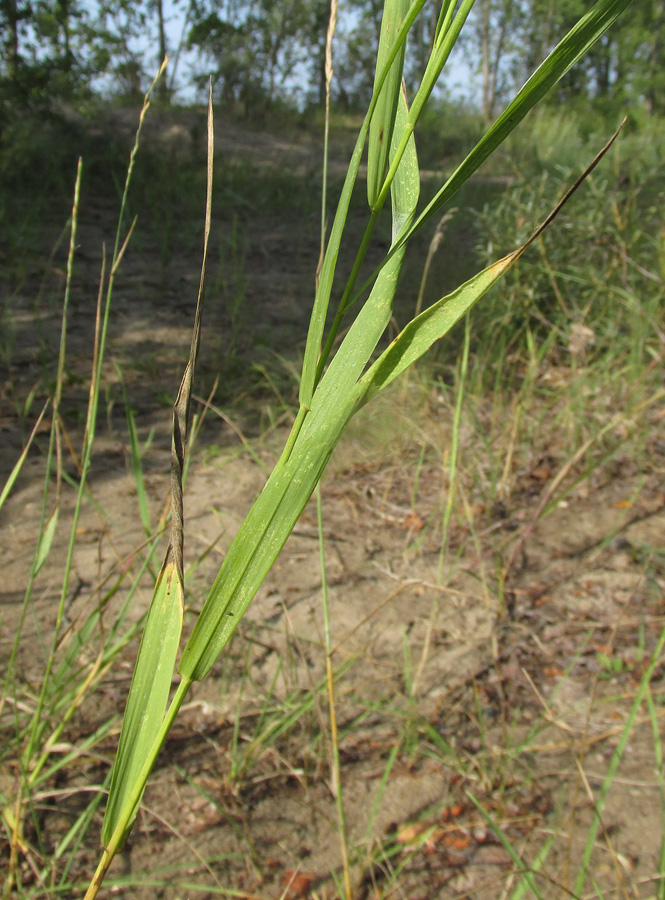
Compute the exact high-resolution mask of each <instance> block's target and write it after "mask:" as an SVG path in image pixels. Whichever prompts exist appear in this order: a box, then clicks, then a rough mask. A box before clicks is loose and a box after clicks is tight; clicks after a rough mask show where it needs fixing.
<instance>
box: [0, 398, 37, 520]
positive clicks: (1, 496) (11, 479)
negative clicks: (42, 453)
mask: <svg viewBox="0 0 665 900" xmlns="http://www.w3.org/2000/svg"><path fill="white" fill-rule="evenodd" d="M48 405H49V401H48V400H47V401H46V403H45V404H44V406H43V408H42V411H41V412H40V414H39V416H38V417H37V421H36V422H35V424H34V425H33V428H32V431H31V432H30V437H29V438H28V441H27V443H26V445H25V447H24V448H23V450H22V451H21V455H20V456H19V458H18V459H17V460H16V462H15V464H14V467H13V469H12V470H11V472H10V473H9V476H8V478H7V481H6V482H5V484H4V487H3V488H2V491H0V509H2V507H3V506H4V503H5V500H6V499H7V497H8V496H9V494H10V493H11V490H12V488H13V487H14V485H15V484H16V479H17V478H18V476H19V475H20V474H21V469H22V468H23V463H24V462H25V461H26V459H27V458H28V453H29V452H30V447H31V446H32V442H33V441H34V439H35V435H36V434H37V431H38V430H39V426H40V425H41V424H42V420H43V418H44V415H45V414H46V410H47V408H48Z"/></svg>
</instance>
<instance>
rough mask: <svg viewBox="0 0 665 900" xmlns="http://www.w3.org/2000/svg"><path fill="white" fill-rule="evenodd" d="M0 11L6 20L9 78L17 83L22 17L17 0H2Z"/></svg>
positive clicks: (5, 41)
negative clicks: (20, 22) (19, 24)
mask: <svg viewBox="0 0 665 900" xmlns="http://www.w3.org/2000/svg"><path fill="white" fill-rule="evenodd" d="M0 12H1V13H2V18H3V20H4V23H3V24H4V30H5V40H4V45H5V64H6V66H7V78H8V80H9V81H10V83H11V84H16V82H17V80H18V69H19V41H18V23H19V20H20V18H21V16H20V14H19V10H18V5H17V2H16V0H1V2H0Z"/></svg>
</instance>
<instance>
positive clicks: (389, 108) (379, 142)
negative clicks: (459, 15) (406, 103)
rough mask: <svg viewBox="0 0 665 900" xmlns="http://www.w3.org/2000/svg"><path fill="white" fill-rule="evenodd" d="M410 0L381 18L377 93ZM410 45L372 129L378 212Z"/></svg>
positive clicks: (390, 3) (390, 2) (371, 167)
mask: <svg viewBox="0 0 665 900" xmlns="http://www.w3.org/2000/svg"><path fill="white" fill-rule="evenodd" d="M408 8H409V2H408V0H385V3H384V5H383V16H382V18H381V36H380V38H379V49H378V53H377V56H376V71H375V75H374V90H375V91H376V89H377V84H378V83H379V79H380V76H381V72H382V70H383V68H384V66H385V64H386V60H387V59H388V57H389V56H390V54H391V51H392V48H393V46H394V45H395V41H396V38H397V35H398V34H399V30H400V28H401V27H402V24H403V22H404V17H405V15H406V13H407V11H408ZM405 52H406V44H405V43H402V44H401V46H400V49H399V52H398V53H397V56H396V57H395V59H394V60H393V62H392V64H391V66H390V69H389V70H388V74H387V76H386V78H385V80H384V82H383V87H382V88H381V89H380V90H379V92H378V94H379V96H378V100H377V103H376V109H375V110H374V115H373V116H372V120H371V122H370V126H369V143H368V151H367V200H368V202H369V206H370V209H374V207H375V205H376V201H377V199H378V197H379V194H380V192H381V187H382V185H383V177H384V175H385V173H386V166H387V165H388V154H389V151H390V141H391V138H392V133H393V127H394V125H395V116H396V115H397V104H398V101H399V95H400V85H401V83H402V70H403V68H404V54H405Z"/></svg>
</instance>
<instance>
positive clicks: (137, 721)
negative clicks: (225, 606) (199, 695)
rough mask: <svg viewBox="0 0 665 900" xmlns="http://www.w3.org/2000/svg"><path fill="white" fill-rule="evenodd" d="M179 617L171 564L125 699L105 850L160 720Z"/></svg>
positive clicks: (177, 638)
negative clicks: (125, 705) (125, 706)
mask: <svg viewBox="0 0 665 900" xmlns="http://www.w3.org/2000/svg"><path fill="white" fill-rule="evenodd" d="M182 615H183V593H182V586H181V584H180V580H179V578H178V574H177V572H176V567H175V564H174V563H173V562H169V563H168V564H167V565H166V566H165V567H164V569H163V570H162V571H161V572H160V574H159V577H158V579H157V584H156V586H155V592H154V595H153V599H152V602H151V604H150V612H149V613H148V619H147V621H146V625H145V629H144V631H143V638H142V640H141V646H140V648H139V654H138V658H137V662H136V668H135V669H134V676H133V678H132V685H131V688H130V691H129V697H128V699H127V708H126V709H125V717H124V719H123V727H122V733H121V735H120V743H119V745H118V753H117V756H116V761H115V765H114V768H113V778H112V781H111V789H110V792H109V800H108V804H107V807H106V814H105V816H104V825H103V828H102V843H103V844H104V845H105V846H106V845H107V844H108V842H109V840H110V838H111V835H112V834H113V832H114V830H115V827H116V824H117V822H118V819H119V818H120V814H121V812H122V811H123V810H124V809H125V807H126V805H127V804H128V803H129V802H130V795H131V792H132V788H133V786H134V784H135V782H136V777H137V775H138V774H139V772H140V771H141V769H142V768H143V764H144V761H145V758H146V756H147V754H148V752H149V750H150V748H151V746H152V743H153V740H154V736H155V734H156V733H157V731H158V730H159V726H160V725H161V722H162V719H163V718H164V712H165V710H166V704H167V703H168V699H169V692H170V690H171V678H172V676H173V670H174V667H175V659H176V654H177V652H178V645H179V643H180V633H181V630H182ZM138 800H140V797H139V798H138ZM138 800H137V801H136V802H134V803H133V810H132V813H131V818H130V819H129V822H128V827H130V826H131V823H132V821H133V819H134V815H135V814H136V810H137V808H138V807H137V802H138Z"/></svg>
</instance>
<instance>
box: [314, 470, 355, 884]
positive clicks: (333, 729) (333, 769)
mask: <svg viewBox="0 0 665 900" xmlns="http://www.w3.org/2000/svg"><path fill="white" fill-rule="evenodd" d="M316 523H317V528H318V534H319V565H320V567H321V606H322V610H323V639H324V646H325V651H326V683H327V686H328V714H329V716H330V780H331V783H332V790H333V795H334V797H335V806H336V807H337V821H338V823H339V843H340V851H341V854H342V873H343V879H344V893H345V895H346V900H352V896H353V894H352V891H351V875H350V871H349V848H348V843H347V833H346V816H345V814H344V796H343V792H342V773H341V766H340V760H339V739H338V735H337V713H336V710H335V684H334V679H333V666H332V649H331V641H330V608H329V605H328V579H327V578H326V549H325V544H324V540H323V511H322V508H321V485H320V484H319V485H317V488H316Z"/></svg>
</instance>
